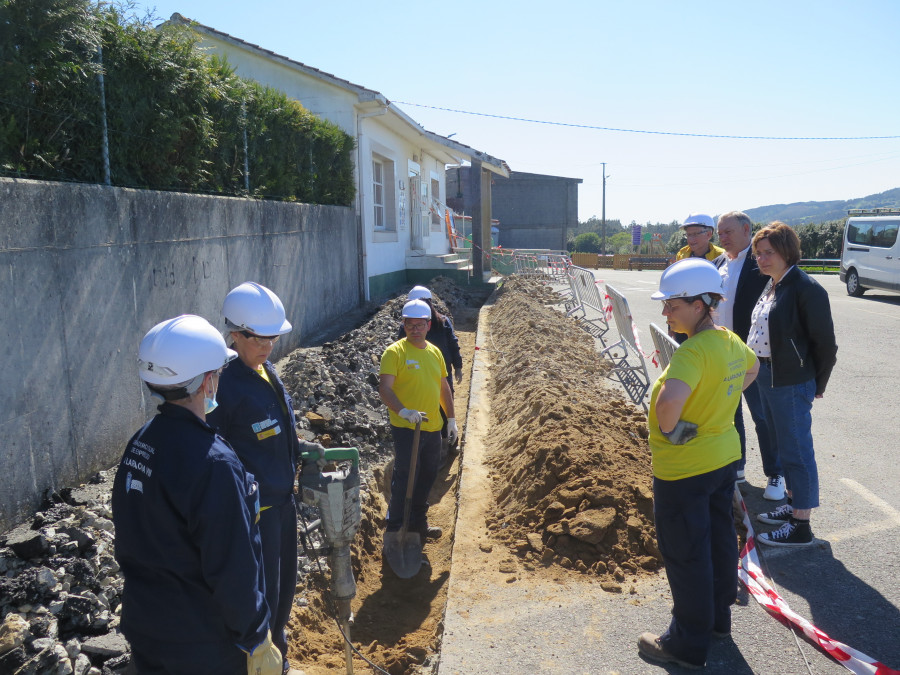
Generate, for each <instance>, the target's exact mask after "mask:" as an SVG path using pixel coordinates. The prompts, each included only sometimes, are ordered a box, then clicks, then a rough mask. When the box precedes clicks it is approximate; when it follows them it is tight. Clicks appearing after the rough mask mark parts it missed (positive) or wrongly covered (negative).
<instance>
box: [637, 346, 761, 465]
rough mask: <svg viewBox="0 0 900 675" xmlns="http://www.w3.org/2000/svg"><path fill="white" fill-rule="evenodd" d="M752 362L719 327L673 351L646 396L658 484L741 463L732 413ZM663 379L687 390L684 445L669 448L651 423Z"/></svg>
mask: <svg viewBox="0 0 900 675" xmlns="http://www.w3.org/2000/svg"><path fill="white" fill-rule="evenodd" d="M755 359H756V356H755V355H754V354H753V351H752V350H751V349H750V348H749V347H747V345H745V344H744V343H743V341H742V340H741V339H740V338H739V337H738V336H737V335H735V334H734V333H732V332H731V331H729V330H725V329H724V328H722V329H719V330H705V331H701V332H700V333H697V335H695V336H693V337H691V338H689V339H688V340H686V341H685V342H684V343H683V344H682V345H681V346H680V347H678V349H676V350H675V352H674V353H673V354H672V359H671V361H670V362H669V367H668V368H666V369H665V370H664V371H663V374H662V375H660V377H659V379H658V380H657V381H656V383H655V384H654V385H653V392H652V393H651V395H650V413H649V417H648V424H649V426H650V451H651V454H652V457H653V475H654V476H656V477H657V478H659V479H662V480H679V479H681V478H689V477H691V476H697V475H699V474H701V473H707V472H709V471H715V470H716V469H720V468H722V467H723V466H725V465H726V464H730V463H731V462H733V461H735V460H737V459H740V458H741V442H740V438H739V437H738V433H737V429H735V428H734V412H735V410H737V407H738V405H739V404H740V402H741V391H742V387H743V386H744V375H745V374H746V373H747V369H748V368H750V367H751V366H752V365H753V361H754V360H755ZM669 379H673V380H681V381H682V382H684V383H685V384H687V385H688V386H689V387H690V388H691V394H690V396H688V399H687V401H686V402H685V404H684V410H682V412H681V419H683V420H685V421H687V422H693V423H694V424H696V425H697V427H698V428H697V437H696V438H695V439H693V440H691V441H688V442H687V443H685V444H684V445H673V444H672V443H670V442H669V439H667V438H666V437H665V436H663V435H662V432H661V431H660V430H659V422H658V420H657V419H656V399H657V397H658V396H659V390H660V388H661V387H662V385H663V382H665V381H666V380H669Z"/></svg>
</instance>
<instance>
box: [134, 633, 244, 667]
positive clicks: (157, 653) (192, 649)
mask: <svg viewBox="0 0 900 675" xmlns="http://www.w3.org/2000/svg"><path fill="white" fill-rule="evenodd" d="M128 642H129V644H130V645H131V664H130V666H129V668H130V670H128V671H127V672H129V673H134V674H135V675H246V673H247V654H246V653H245V652H242V651H241V650H240V649H238V647H237V646H236V645H233V644H223V643H202V642H200V643H197V642H185V643H173V642H161V641H159V640H153V639H148V638H144V637H141V636H138V635H134V634H133V633H132V634H130V635H129V636H128Z"/></svg>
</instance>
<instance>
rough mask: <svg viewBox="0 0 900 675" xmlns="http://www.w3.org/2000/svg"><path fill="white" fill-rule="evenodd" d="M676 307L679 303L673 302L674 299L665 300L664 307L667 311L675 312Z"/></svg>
mask: <svg viewBox="0 0 900 675" xmlns="http://www.w3.org/2000/svg"><path fill="white" fill-rule="evenodd" d="M676 307H678V305H676V304H672V300H663V309H665V310H666V311H667V312H674V311H675V308H676Z"/></svg>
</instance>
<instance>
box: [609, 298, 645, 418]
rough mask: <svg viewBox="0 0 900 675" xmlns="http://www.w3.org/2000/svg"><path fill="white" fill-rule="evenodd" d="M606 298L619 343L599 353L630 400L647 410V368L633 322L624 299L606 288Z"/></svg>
mask: <svg viewBox="0 0 900 675" xmlns="http://www.w3.org/2000/svg"><path fill="white" fill-rule="evenodd" d="M606 294H607V295H608V296H609V298H610V302H611V303H612V314H613V317H614V318H615V321H616V328H617V329H618V331H619V341H618V342H616V343H615V344H612V345H610V346H609V347H606V348H605V349H603V350H602V351H601V352H600V353H601V354H603V355H604V356H608V357H609V358H610V359H611V360H612V362H613V371H612V373H613V375H614V376H615V377H616V378H617V379H618V380H619V382H621V383H622V386H623V387H624V388H625V392H626V393H627V394H628V396H629V397H630V398H631V400H632V401H633V402H634V403H636V404H640V405H642V406H643V407H644V410H647V404H646V403H645V402H644V398H645V397H646V395H647V391H648V390H649V389H650V375H649V374H648V373H647V364H646V362H645V361H644V353H643V352H642V351H641V347H640V343H639V342H638V338H637V331H636V329H635V325H634V318H633V317H632V315H631V310H630V309H629V307H628V301H627V300H626V299H625V296H623V295H622V294H621V293H619V291H617V290H616V289H615V288H613V287H612V286H610V285H608V284H607V286H606ZM619 352H621V353H619Z"/></svg>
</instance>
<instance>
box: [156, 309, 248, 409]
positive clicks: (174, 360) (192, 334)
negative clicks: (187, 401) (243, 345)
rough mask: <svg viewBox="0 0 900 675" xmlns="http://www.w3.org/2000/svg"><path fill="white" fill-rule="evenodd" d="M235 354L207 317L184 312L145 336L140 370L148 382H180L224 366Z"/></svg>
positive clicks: (170, 383)
mask: <svg viewBox="0 0 900 675" xmlns="http://www.w3.org/2000/svg"><path fill="white" fill-rule="evenodd" d="M236 356H237V352H236V351H234V350H232V349H228V347H226V346H225V340H224V339H223V338H222V335H221V333H219V331H217V330H216V329H215V328H213V327H212V325H211V324H210V323H209V322H208V321H207V320H206V319H204V318H203V317H200V316H194V315H193V314H182V315H181V316H179V317H176V318H174V319H169V320H167V321H163V322H162V323H158V324H156V325H155V326H154V327H153V328H151V329H150V331H149V332H148V333H147V334H146V335H145V336H144V339H143V340H141V346H140V348H139V349H138V369H139V371H140V376H141V379H142V380H143V381H144V382H146V383H147V384H157V385H180V384H186V383H188V382H191V380H193V379H195V378H197V377H198V376H201V375H203V374H204V373H208V372H210V371H213V370H218V369H219V368H222V367H223V366H224V365H225V364H226V363H228V362H229V361H231V360H232V359H233V358H235V357H236ZM198 386H199V385H198ZM189 393H190V392H189Z"/></svg>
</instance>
